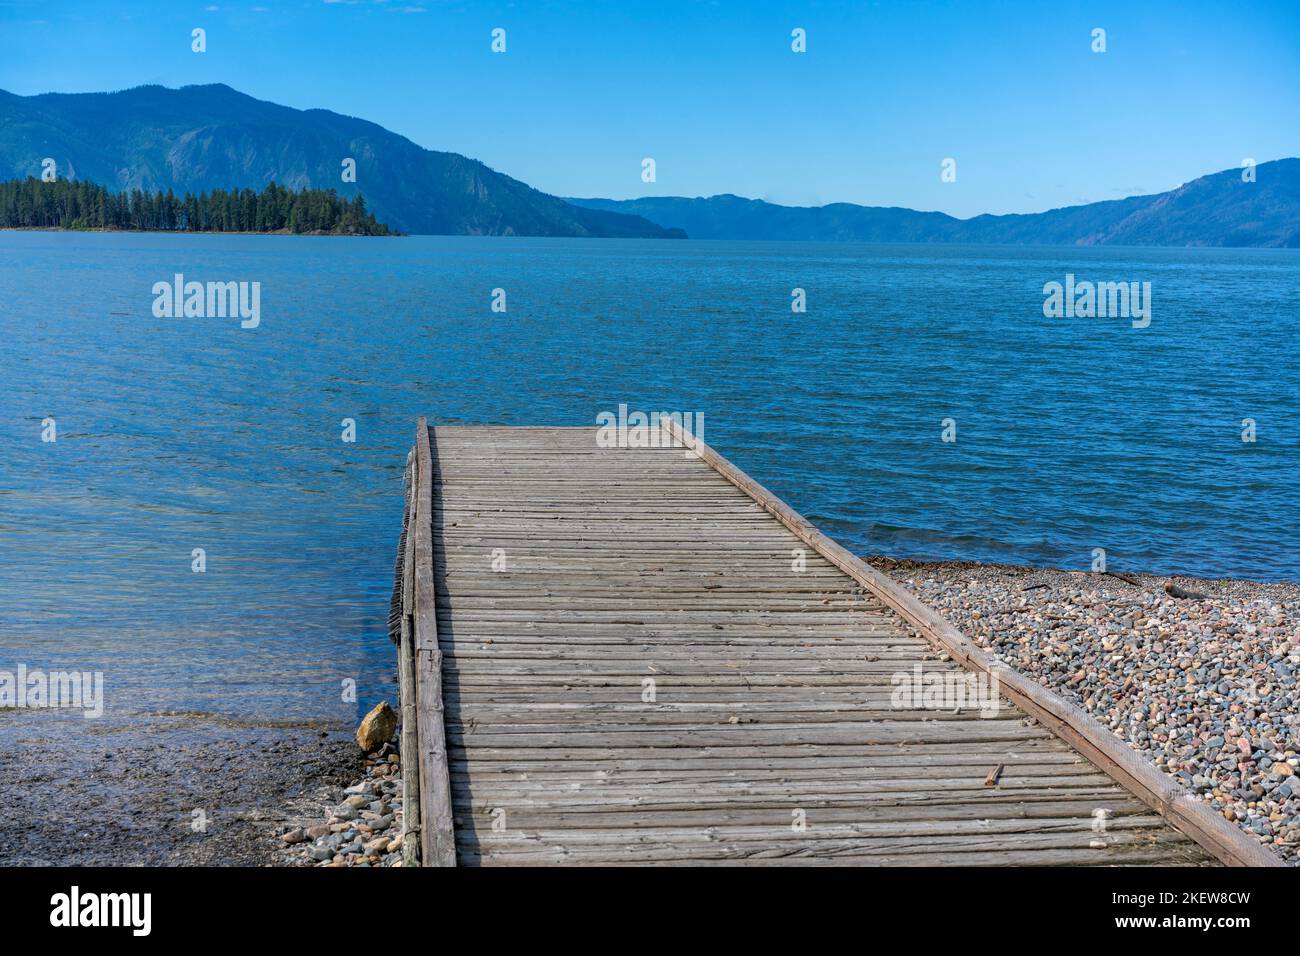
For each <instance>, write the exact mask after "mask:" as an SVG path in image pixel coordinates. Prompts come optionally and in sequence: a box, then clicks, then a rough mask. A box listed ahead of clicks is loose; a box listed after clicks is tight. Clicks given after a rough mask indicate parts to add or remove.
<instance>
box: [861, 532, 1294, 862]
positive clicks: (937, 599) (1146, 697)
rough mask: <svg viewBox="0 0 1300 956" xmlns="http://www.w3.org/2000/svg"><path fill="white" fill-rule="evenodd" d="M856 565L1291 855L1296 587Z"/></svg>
mask: <svg viewBox="0 0 1300 956" xmlns="http://www.w3.org/2000/svg"><path fill="white" fill-rule="evenodd" d="M866 560H867V562H868V563H869V564H871V565H872V566H873V567H876V568H878V569H880V570H882V571H885V572H887V573H888V574H890V575H891V576H892V577H894V578H895V579H896V580H898V581H899V582H901V583H902V584H903V585H904V586H906V587H907V588H908V589H910V590H911V591H912V592H913V593H915V594H916V595H917V596H918V597H919V598H920V599H921V600H923V601H925V602H926V603H928V604H929V605H930V606H931V607H933V608H935V609H936V610H938V611H939V612H940V613H942V614H944V615H945V616H946V617H947V618H948V619H949V620H950V621H951V622H952V623H953V624H954V625H955V626H956V627H957V628H958V629H959V630H961V631H962V633H963V634H965V635H966V636H967V637H968V638H970V639H971V640H973V641H975V642H976V643H977V644H979V645H980V646H981V647H984V648H986V649H987V650H989V651H991V652H992V653H994V654H996V655H997V656H998V657H999V658H1001V659H1002V660H1003V661H1005V662H1006V663H1007V664H1008V665H1010V666H1011V667H1014V668H1015V669H1017V670H1018V671H1020V672H1021V673H1024V674H1026V675H1029V676H1032V677H1034V678H1035V679H1037V680H1038V682H1039V683H1041V684H1043V685H1044V686H1046V687H1050V688H1051V689H1053V690H1055V691H1056V692H1057V693H1059V694H1061V695H1062V696H1064V697H1066V698H1068V699H1070V700H1073V701H1074V702H1075V703H1078V704H1080V705H1081V706H1083V708H1084V709H1085V710H1087V711H1088V712H1089V713H1090V714H1092V716H1093V717H1095V718H1096V719H1097V720H1098V721H1100V722H1101V723H1102V724H1103V725H1105V726H1107V727H1109V728H1110V729H1111V731H1112V732H1114V734H1115V736H1117V737H1118V738H1120V739H1121V740H1123V741H1125V742H1126V743H1127V744H1128V745H1129V746H1131V747H1132V748H1133V749H1134V750H1136V751H1137V752H1138V753H1141V754H1143V755H1144V756H1146V757H1147V758H1148V759H1149V760H1151V761H1152V762H1153V763H1154V764H1155V765H1156V767H1158V768H1159V769H1160V770H1162V771H1164V772H1165V773H1168V774H1170V775H1172V776H1173V777H1175V778H1176V779H1177V780H1178V781H1179V782H1180V783H1181V784H1182V785H1183V786H1184V787H1186V788H1187V789H1188V790H1190V791H1191V792H1193V793H1195V794H1197V795H1199V796H1201V797H1202V798H1203V799H1205V800H1207V801H1209V802H1210V803H1211V804H1212V805H1213V806H1214V808H1215V809H1216V810H1217V811H1218V812H1220V813H1222V814H1223V816H1224V817H1225V818H1227V819H1228V820H1232V821H1234V822H1236V823H1237V824H1238V825H1239V826H1240V827H1241V828H1242V829H1243V830H1245V831H1246V832H1247V833H1249V834H1251V835H1252V836H1254V837H1255V838H1256V839H1258V840H1259V842H1260V843H1262V844H1264V845H1266V846H1270V847H1272V848H1273V850H1274V851H1275V852H1277V853H1278V854H1279V855H1280V856H1281V857H1282V858H1283V859H1285V860H1286V861H1287V862H1288V863H1291V864H1293V865H1296V864H1300V756H1298V753H1300V726H1298V717H1297V714H1298V713H1300V685H1298V684H1297V677H1296V675H1297V673H1300V585H1297V584H1291V583H1272V584H1270V583H1262V582H1252V581H1241V580H1222V581H1209V580H1200V579H1196V578H1186V577H1177V578H1167V577H1159V576H1155V575H1147V574H1135V575H1127V574H1126V575H1123V576H1116V575H1112V574H1098V573H1089V572H1082V571H1056V570H1043V569H1034V568H1026V567H1016V566H1007V565H990V564H975V563H971V562H935V563H928V562H915V561H897V560H894V559H891V558H885V557H869V558H867V559H866ZM1167 585H1172V586H1173V589H1174V590H1175V592H1176V593H1190V594H1191V595H1192V596H1190V597H1174V596H1172V595H1171V594H1170V593H1168V592H1167V591H1166V586H1167ZM1180 589H1181V590H1180Z"/></svg>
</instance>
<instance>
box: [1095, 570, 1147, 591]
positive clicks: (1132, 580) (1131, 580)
mask: <svg viewBox="0 0 1300 956" xmlns="http://www.w3.org/2000/svg"><path fill="white" fill-rule="evenodd" d="M1101 573H1102V574H1109V575H1110V576H1111V577H1112V578H1119V579H1120V580H1121V581H1126V582H1128V583H1129V584H1132V585H1133V586H1135V587H1139V588H1140V587H1141V586H1142V582H1141V581H1139V580H1138V579H1137V578H1135V577H1132V576H1130V575H1127V574H1120V573H1119V572H1118V571H1103V572H1101Z"/></svg>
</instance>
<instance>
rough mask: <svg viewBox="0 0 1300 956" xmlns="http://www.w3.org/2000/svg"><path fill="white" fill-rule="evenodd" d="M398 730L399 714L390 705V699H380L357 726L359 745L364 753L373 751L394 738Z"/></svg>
mask: <svg viewBox="0 0 1300 956" xmlns="http://www.w3.org/2000/svg"><path fill="white" fill-rule="evenodd" d="M396 730H397V714H396V713H394V712H393V708H391V707H389V706H388V701H386V700H385V701H380V702H379V703H378V704H376V705H375V709H374V710H372V711H371V712H370V713H368V714H366V716H365V717H364V718H363V719H362V721H361V726H360V727H358V728H357V746H358V747H360V748H361V750H362V751H363V752H364V753H371V752H372V751H375V750H378V749H379V748H380V747H382V746H383V745H384V744H386V743H388V742H389V741H390V740H392V739H393V733H394V732H395V731H396Z"/></svg>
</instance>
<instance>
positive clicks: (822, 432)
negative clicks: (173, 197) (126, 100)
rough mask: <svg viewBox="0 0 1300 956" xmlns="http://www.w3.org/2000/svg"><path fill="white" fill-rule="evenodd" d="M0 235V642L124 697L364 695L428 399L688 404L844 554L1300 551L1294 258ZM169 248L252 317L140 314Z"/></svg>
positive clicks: (472, 413)
mask: <svg viewBox="0 0 1300 956" xmlns="http://www.w3.org/2000/svg"><path fill="white" fill-rule="evenodd" d="M0 263H3V268H2V269H0V341H2V342H3V365H2V366H0V367H2V369H3V390H2V392H0V441H2V442H3V454H2V455H0V668H2V667H11V666H13V664H12V663H10V662H11V661H12V660H14V659H16V660H19V661H23V662H25V663H27V664H29V665H30V666H48V665H55V664H57V665H63V666H75V667H79V668H83V669H102V670H104V671H105V672H106V675H107V680H108V681H109V683H110V686H111V687H112V688H115V689H116V690H117V692H116V693H113V694H112V695H111V696H110V708H111V709H112V710H113V711H114V712H117V713H124V712H125V713H129V712H145V711H151V710H158V709H194V710H201V711H211V712H218V713H237V714H248V713H262V714H264V715H266V716H270V717H274V718H288V717H293V718H310V717H322V716H323V717H347V718H349V719H350V718H351V717H352V716H353V715H354V714H355V712H356V709H357V707H359V706H364V705H366V704H367V703H368V702H370V701H373V700H374V699H376V698H378V697H380V696H384V695H385V694H386V693H387V694H388V695H389V696H391V683H390V682H391V673H392V668H393V654H392V649H391V645H389V644H388V643H387V640H386V636H385V619H386V614H387V602H388V593H389V587H390V584H391V574H392V560H393V551H394V545H395V538H396V532H397V530H398V524H399V521H400V515H401V476H402V468H403V464H404V459H405V455H406V451H407V449H408V448H409V447H410V444H411V442H412V438H413V433H414V422H415V418H416V416H417V415H419V414H428V415H430V416H431V417H432V418H433V419H434V420H435V421H437V422H445V423H504V424H593V423H594V421H595V416H596V414H597V413H598V412H600V411H602V410H607V409H614V408H615V407H617V405H618V403H620V402H627V403H628V404H629V405H630V406H631V407H633V408H641V409H646V410H650V409H664V410H681V411H691V412H703V413H704V415H705V423H706V424H705V437H706V439H707V440H708V441H710V443H712V444H713V445H715V446H716V447H717V448H718V449H719V450H720V451H722V452H723V453H724V454H726V455H728V456H729V457H731V458H732V459H733V460H734V461H735V462H736V463H737V464H739V465H740V466H741V467H742V468H745V469H746V470H748V471H749V472H750V473H751V474H752V475H754V476H755V477H756V478H758V479H759V480H760V481H762V482H764V483H765V484H767V485H768V487H770V488H771V489H772V490H774V491H775V492H776V493H777V494H779V495H781V496H782V497H784V498H785V499H786V500H787V501H789V502H790V503H791V504H792V505H794V506H795V507H796V508H798V509H800V510H802V511H803V512H804V513H805V514H806V515H808V516H809V517H810V518H811V519H812V520H813V521H814V522H816V523H817V524H818V525H820V526H821V527H823V528H824V529H826V530H827V531H828V532H830V533H831V534H832V535H834V536H835V537H837V538H838V539H839V540H841V541H842V542H843V543H845V544H846V545H848V546H850V547H852V548H854V549H856V550H858V551H871V552H886V553H889V554H893V555H896V556H918V557H930V558H939V557H950V558H970V559H978V560H987V561H1006V562H1022V563H1028V564H1039V565H1052V566H1062V567H1071V568H1086V567H1088V565H1089V563H1090V562H1091V559H1092V557H1091V552H1092V549H1094V548H1104V549H1105V550H1106V552H1107V555H1108V560H1109V566H1110V568H1111V569H1112V570H1121V571H1122V570H1153V571H1164V572H1174V571H1179V572H1190V573H1197V574H1203V575H1215V576H1217V575H1225V576H1229V575H1231V576H1243V577H1257V578H1264V579H1273V578H1283V579H1297V578H1300V520H1298V519H1297V517H1296V504H1297V497H1298V496H1297V491H1298V490H1300V467H1298V466H1300V306H1298V305H1297V298H1296V295H1297V289H1300V254H1297V253H1296V252H1295V251H1269V250H1240V251H1232V250H1198V249H1192V250H1181V249H1179V250H1148V249H1141V250H1138V249H1056V248H1052V249H1048V248H1042V249H1032V248H1031V249H1025V248H1006V247H969V246H966V247H956V246H948V247H931V246H871V245H829V244H809V243H794V244H776V243H720V242H689V241H687V242H671V241H662V242H655V241H615V240H593V241H582V240H541V239H538V240H529V239H474V238H421V237H411V238H400V239H332V238H290V237H229V236H158V235H75V234H58V233H12V232H10V233H0ZM176 272H182V273H184V274H185V276H186V278H187V279H198V280H203V281H206V280H229V279H233V280H248V281H260V282H261V283H262V320H261V325H260V327H259V328H257V329H253V330H243V329H241V328H240V327H239V324H238V322H237V321H235V320H230V319H157V318H154V316H153V314H152V304H153V295H152V293H151V291H150V290H151V287H152V286H153V284H154V283H155V282H158V281H165V280H170V279H171V278H172V276H173V274H174V273H176ZM1067 272H1072V273H1075V274H1076V275H1077V276H1078V277H1079V278H1080V279H1092V280H1115V281H1120V280H1136V281H1149V282H1151V284H1152V296H1153V315H1152V322H1151V326H1150V327H1149V328H1147V329H1133V328H1131V327H1130V324H1129V323H1128V322H1127V321H1125V320H1122V319H1045V318H1044V317H1043V314H1042V304H1043V293H1042V287H1043V284H1044V283H1045V282H1047V281H1051V280H1056V281H1063V280H1064V277H1065V274H1066V273H1067ZM794 287H800V288H803V289H805V290H806V292H807V300H808V311H807V313H806V314H802V315H799V314H793V313H792V312H791V309H790V301H791V289H792V288H794ZM494 288H502V289H505V290H506V296H507V299H506V301H507V306H508V311H507V312H506V313H505V314H494V313H493V312H491V310H490V303H491V295H492V290H493V289H494ZM47 416H51V417H53V418H55V419H56V422H57V428H58V440H57V442H55V443H52V444H51V443H43V442H42V441H41V428H42V426H41V423H42V420H43V419H44V418H46V417H47ZM344 418H353V419H355V420H356V422H357V429H358V437H357V441H356V443H355V444H345V443H343V442H342V441H341V440H340V432H341V427H340V421H341V420H342V419H344ZM945 418H953V419H955V420H956V423H957V438H958V440H957V441H956V442H955V443H944V442H942V441H941V440H940V435H941V429H942V424H941V422H942V420H943V419H945ZM1244 418H1253V419H1255V421H1256V423H1257V428H1258V440H1257V441H1256V442H1255V443H1253V444H1248V443H1244V442H1242V441H1241V422H1242V419H1244ZM194 548H203V549H205V550H206V552H207V561H208V569H207V571H206V573H204V574H195V573H193V572H192V571H191V569H190V563H191V551H192V549H194ZM346 679H354V680H356V681H357V682H358V692H359V698H360V699H359V702H358V703H357V704H352V703H349V702H345V701H343V699H342V695H341V692H340V688H341V686H342V682H343V681H344V680H346ZM123 690H127V691H129V692H127V693H123V692H122V691H123Z"/></svg>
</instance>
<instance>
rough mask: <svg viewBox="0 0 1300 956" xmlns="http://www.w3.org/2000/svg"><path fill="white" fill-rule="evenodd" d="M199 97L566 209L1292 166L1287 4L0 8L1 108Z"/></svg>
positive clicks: (1291, 7) (1299, 72) (341, 2)
mask: <svg viewBox="0 0 1300 956" xmlns="http://www.w3.org/2000/svg"><path fill="white" fill-rule="evenodd" d="M194 27H203V28H204V29H205V30H206V31H207V41H208V51H207V52H206V53H204V54H196V53H193V52H191V50H190V31H191V29H192V28H194ZM496 27H501V28H503V29H505V30H506V45H507V50H506V52H505V53H504V54H494V53H492V52H491V49H490V43H491V31H492V29H493V28H496ZM795 27H802V28H804V29H805V30H806V31H807V45H808V50H807V52H806V53H804V54H795V53H793V52H792V51H791V49H790V31H791V30H792V29H793V28H795ZM1096 27H1101V28H1103V29H1105V30H1106V45H1107V50H1106V52H1105V53H1094V52H1092V50H1091V48H1090V47H1091V43H1092V38H1091V33H1092V30H1093V29H1094V28H1096ZM209 82H224V83H228V84H229V85H231V86H233V87H235V88H236V89H239V90H242V91H244V92H246V93H250V94H252V95H254V96H257V97H260V98H263V99H269V100H273V101H276V102H279V103H284V104H286V105H289V106H295V107H300V108H308V107H324V108H327V109H333V110H336V111H338V112H342V113H349V114H353V115H356V116H362V117H365V118H366V119H370V120H373V121H375V122H377V123H380V124H381V125H383V126H386V127H388V128H389V129H392V130H394V131H396V132H399V133H402V134H403V135H405V136H408V137H410V138H411V139H413V140H414V141H415V142H417V143H419V144H421V145H422V146H427V147H429V148H431V149H443V150H450V151H453V152H458V153H464V154H466V155H469V156H472V157H475V158H477V159H481V160H483V161H484V162H486V163H488V164H489V165H491V166H493V167H494V168H496V169H499V170H501V171H503V172H505V173H508V174H510V175H512V176H515V177H517V178H519V179H522V180H524V181H525V182H528V183H529V184H531V185H533V186H536V187H538V188H539V189H543V190H545V191H547V192H551V193H556V194H558V195H577V196H611V197H615V198H628V197H633V196H640V195H647V194H651V195H654V194H657V195H689V196H694V195H712V194H714V193H720V192H733V193H738V194H740V195H744V196H754V197H759V198H763V199H769V200H771V201H773V202H781V203H789V204H796V205H816V204H821V203H826V202H835V201H847V202H857V203H865V204H870V205H899V206H909V207H912V208H917V209H937V210H941V211H944V212H948V213H951V214H953V215H958V216H970V215H975V214H978V213H981V212H1034V211H1039V210H1042V209H1049V208H1053V207H1056V206H1062V205H1073V204H1076V203H1080V202H1090V201H1097V200H1103V199H1114V198H1119V197H1121V196H1125V195H1132V194H1135V193H1145V192H1157V191H1161V190H1164V189H1168V188H1171V187H1174V186H1176V185H1178V184H1179V183H1181V182H1184V181H1186V180H1188V179H1193V178H1195V177H1197V176H1200V175H1203V174H1205V173H1209V172H1214V171H1217V170H1220V169H1226V168H1228V167H1235V166H1238V165H1240V163H1241V160H1242V159H1243V158H1244V157H1248V156H1249V157H1253V158H1255V159H1257V160H1259V161H1261V162H1262V161H1265V160H1269V159H1277V158H1281V157H1283V156H1296V155H1300V2H1297V0H1285V2H1283V0H1278V2H1269V0H1263V2H1253V3H1247V4H1241V3H1229V2H1221V3H1205V2H1196V0H1180V2H1141V0H1127V2H1122V3H1109V2H1088V3H1070V2H1042V0H1039V2H1015V3H1012V2H1006V3H996V2H974V0H968V2H927V0H906V2H883V0H882V2H879V3H839V2H820V3H819V2H805V3H775V2H765V0H751V2H715V3H706V2H687V0H653V2H644V3H625V2H604V3H597V2H587V3H577V2H558V0H556V2H546V0H537V2H520V3H475V2H459V3H457V2H438V0H387V2H380V0H337V2H326V0H292V2H277V0H259V2H252V3H243V2H240V3H227V2H225V0H215V2H212V3H203V2H199V3H189V2H184V0H158V2H145V0H115V2H111V3H110V2H84V0H83V2H78V0H63V2H54V0H50V2H44V0H0V88H3V89H7V90H9V91H10V92H14V93H20V94H30V93H39V92H48V91H62V92H78V91H88V90H110V89H121V88H125V87H130V86H137V85H140V84H142V83H161V84H164V85H167V86H180V85H185V84H189V83H209ZM646 156H650V157H653V158H654V159H655V161H656V164H657V173H658V178H657V182H655V183H653V184H647V183H644V182H642V181H641V175H640V173H641V160H642V158H643V157H646ZM946 157H953V158H955V159H956V160H957V181H956V182H954V183H943V182H941V181H940V175H939V173H940V164H941V162H942V160H943V159H944V158H946Z"/></svg>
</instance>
